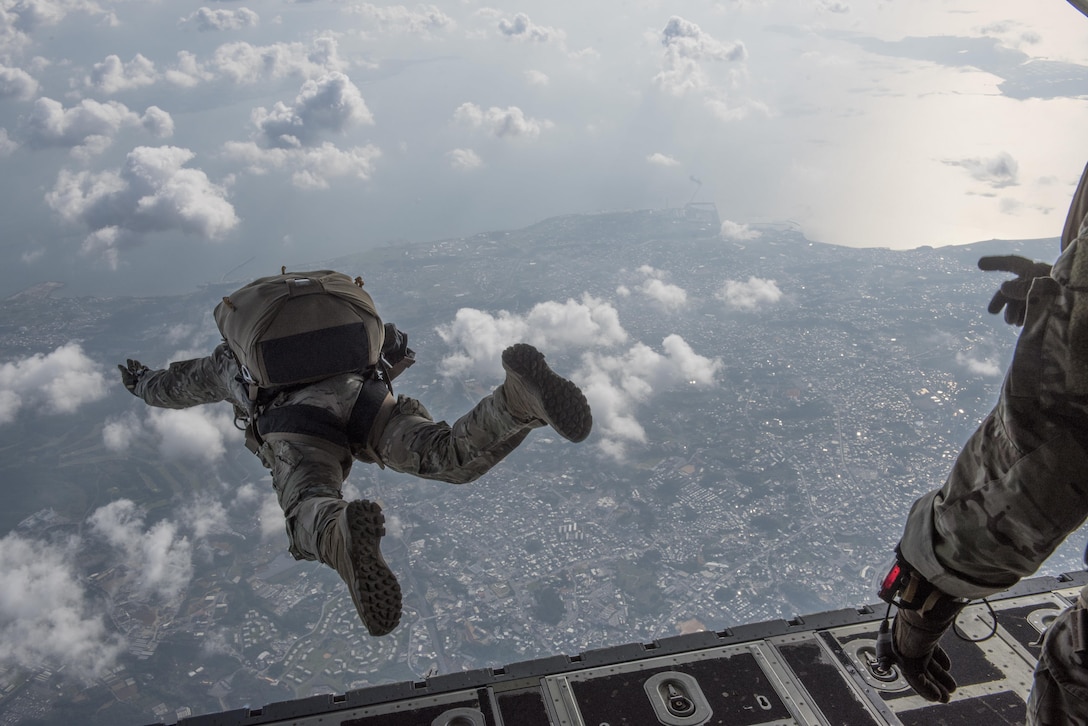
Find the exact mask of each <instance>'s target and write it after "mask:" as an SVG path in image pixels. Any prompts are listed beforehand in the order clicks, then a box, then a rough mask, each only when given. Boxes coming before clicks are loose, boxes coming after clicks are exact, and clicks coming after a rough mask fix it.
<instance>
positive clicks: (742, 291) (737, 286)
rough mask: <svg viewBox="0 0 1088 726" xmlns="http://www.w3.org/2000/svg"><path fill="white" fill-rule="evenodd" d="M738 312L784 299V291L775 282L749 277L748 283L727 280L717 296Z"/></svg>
mask: <svg viewBox="0 0 1088 726" xmlns="http://www.w3.org/2000/svg"><path fill="white" fill-rule="evenodd" d="M715 297H717V298H718V299H719V300H724V301H725V303H726V305H728V306H729V307H731V308H735V309H737V310H755V309H756V308H759V307H762V306H764V305H770V304H773V303H776V302H778V301H779V300H781V299H782V291H781V290H779V289H778V285H777V284H775V281H774V280H762V279H760V278H758V277H749V278H748V281H747V282H741V281H739V280H727V281H726V283H725V285H724V286H723V287H722V289H721V290H720V291H719V292H718V294H717V295H716V296H715Z"/></svg>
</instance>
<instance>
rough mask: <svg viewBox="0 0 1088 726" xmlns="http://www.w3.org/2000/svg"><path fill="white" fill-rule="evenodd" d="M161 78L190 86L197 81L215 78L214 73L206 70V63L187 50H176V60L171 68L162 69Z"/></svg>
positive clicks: (186, 86)
mask: <svg viewBox="0 0 1088 726" xmlns="http://www.w3.org/2000/svg"><path fill="white" fill-rule="evenodd" d="M162 76H163V78H165V79H166V80H167V81H169V82H170V83H173V84H174V85H175V86H181V87H182V88H192V87H193V86H196V85H198V84H199V83H202V82H205V81H211V80H214V79H215V73H213V72H212V71H210V70H208V68H207V66H206V64H204V63H201V62H200V61H199V60H198V59H197V57H196V55H195V54H194V53H190V52H189V51H187V50H182V51H178V60H177V63H176V64H174V67H173V68H168V69H166V70H165V71H163V74H162Z"/></svg>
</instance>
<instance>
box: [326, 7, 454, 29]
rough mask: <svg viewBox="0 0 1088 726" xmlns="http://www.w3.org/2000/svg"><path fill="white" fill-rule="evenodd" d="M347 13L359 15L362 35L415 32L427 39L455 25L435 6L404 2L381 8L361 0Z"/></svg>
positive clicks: (451, 19)
mask: <svg viewBox="0 0 1088 726" xmlns="http://www.w3.org/2000/svg"><path fill="white" fill-rule="evenodd" d="M348 12H350V13H353V14H356V15H359V16H361V17H362V19H363V22H364V23H365V24H366V25H365V27H364V28H363V30H362V31H361V33H362V35H363V36H364V37H369V36H372V35H382V36H387V35H415V36H419V37H421V38H430V37H432V34H433V33H436V32H439V31H447V30H452V29H454V28H455V27H456V26H457V23H455V22H454V21H453V18H451V17H450V16H449V15H446V14H445V13H444V12H442V11H441V10H440V9H439V8H438V7H437V6H436V5H422V4H421V5H417V6H415V8H409V7H406V6H404V5H388V6H385V7H380V6H377V5H373V4H372V3H360V4H358V5H351V6H349V7H348Z"/></svg>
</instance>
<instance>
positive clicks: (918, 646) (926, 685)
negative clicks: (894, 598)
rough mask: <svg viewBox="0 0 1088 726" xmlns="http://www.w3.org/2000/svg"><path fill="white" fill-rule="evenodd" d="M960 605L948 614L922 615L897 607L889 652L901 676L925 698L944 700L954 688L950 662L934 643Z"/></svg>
mask: <svg viewBox="0 0 1088 726" xmlns="http://www.w3.org/2000/svg"><path fill="white" fill-rule="evenodd" d="M962 609H963V607H962V606H961V607H958V608H955V612H953V613H952V614H951V616H945V617H944V618H940V619H935V618H932V617H923V616H922V615H920V614H919V613H918V611H917V610H900V611H899V612H898V613H897V614H896V616H895V623H894V624H893V625H892V653H893V655H894V657H895V663H896V665H898V666H899V671H900V672H901V673H902V674H903V678H905V679H906V681H907V683H909V684H910V687H911V688H913V689H914V691H915V692H916V693H917V694H918V695H919V696H921V697H922V698H924V699H926V700H927V701H940V702H941V703H948V700H949V698H951V694H952V692H953V691H955V690H956V681H955V679H954V678H952V675H951V674H950V673H949V672H948V669H949V668H950V667H951V666H952V661H950V660H949V659H948V654H947V653H945V652H944V648H942V647H941V646H940V645H938V641H940V639H941V636H942V635H944V633H945V631H946V630H948V628H949V627H950V626H951V625H952V623H953V621H955V619H956V616H957V615H959V612H960V610H962Z"/></svg>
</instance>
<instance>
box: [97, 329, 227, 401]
mask: <svg viewBox="0 0 1088 726" xmlns="http://www.w3.org/2000/svg"><path fill="white" fill-rule="evenodd" d="M118 368H120V369H121V380H122V382H123V383H124V384H125V388H127V389H128V390H129V391H130V392H131V393H132V394H133V395H135V396H137V397H139V398H142V399H143V400H144V402H145V403H147V404H148V405H149V406H159V407H161V408H189V407H191V406H199V405H201V404H204V403H217V402H219V401H226V400H233V398H234V396H232V387H231V384H232V383H233V381H234V378H235V376H237V375H238V365H237V364H236V363H235V362H234V358H233V357H231V355H230V352H229V350H228V349H227V346H226V344H225V343H224V344H221V345H220V346H219V347H217V348H216V349H215V351H214V352H213V353H212V354H211V355H210V356H207V357H204V358H196V359H194V360H186V361H178V362H176V363H171V364H170V367H169V368H166V369H164V370H149V369H148V368H147V367H146V366H143V365H142V364H141V363H140V362H139V361H135V360H130V361H128V365H127V366H118Z"/></svg>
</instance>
